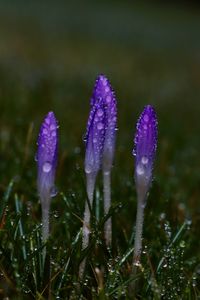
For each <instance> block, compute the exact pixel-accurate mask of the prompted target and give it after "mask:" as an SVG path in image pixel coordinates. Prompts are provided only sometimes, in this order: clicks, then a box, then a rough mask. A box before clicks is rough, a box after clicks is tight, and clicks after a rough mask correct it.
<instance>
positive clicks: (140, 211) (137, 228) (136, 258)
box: [133, 197, 145, 268]
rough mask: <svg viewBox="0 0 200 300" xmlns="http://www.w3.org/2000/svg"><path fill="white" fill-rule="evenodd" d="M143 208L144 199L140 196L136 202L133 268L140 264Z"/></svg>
mask: <svg viewBox="0 0 200 300" xmlns="http://www.w3.org/2000/svg"><path fill="white" fill-rule="evenodd" d="M144 208H145V199H144V198H141V197H140V198H139V199H138V202H137V216H136V226H135V243H134V254H133V268H134V266H138V265H139V264H140V255H141V249H142V230H143V222H144Z"/></svg>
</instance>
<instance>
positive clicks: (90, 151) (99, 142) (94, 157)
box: [85, 100, 105, 174]
mask: <svg viewBox="0 0 200 300" xmlns="http://www.w3.org/2000/svg"><path fill="white" fill-rule="evenodd" d="M104 139H105V109H104V105H103V102H102V101H101V100H100V101H99V102H97V103H95V104H94V106H93V107H92V109H91V112H90V115H89V119H88V125H87V132H86V138H85V140H86V154H85V172H86V173H95V174H96V173H97V172H98V171H99V169H100V166H101V160H102V152H103V145H104Z"/></svg>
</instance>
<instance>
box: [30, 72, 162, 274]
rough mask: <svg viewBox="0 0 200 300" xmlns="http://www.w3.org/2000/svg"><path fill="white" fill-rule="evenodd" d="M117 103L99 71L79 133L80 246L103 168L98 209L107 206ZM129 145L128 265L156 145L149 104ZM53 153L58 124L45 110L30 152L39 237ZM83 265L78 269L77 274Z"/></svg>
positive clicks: (51, 189) (50, 189) (51, 191)
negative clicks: (131, 217) (133, 203)
mask: <svg viewBox="0 0 200 300" xmlns="http://www.w3.org/2000/svg"><path fill="white" fill-rule="evenodd" d="M116 123H117V107H116V98H115V94H114V91H113V90H112V87H111V85H110V83H109V81H108V79H107V78H106V77H105V76H104V75H99V76H98V78H97V80H96V83H95V87H94V91H93V94H92V98H91V110H90V114H89V119H88V123H87V131H86V135H85V142H86V153H85V173H86V180H87V195H88V200H89V203H88V201H86V206H85V213H84V220H83V244H82V247H83V249H85V248H86V247H87V246H88V243H89V233H90V209H89V205H88V204H90V206H91V207H92V202H93V195H94V188H95V182H96V176H97V174H98V172H99V170H100V169H101V168H102V171H103V184H104V211H105V213H106V214H108V211H109V208H110V205H111V187H110V175H111V168H112V164H113V157H114V150H115V140H116ZM134 142H135V147H134V150H133V154H134V156H135V158H136V160H135V182H136V190H137V198H138V201H137V218H136V231H135V247H134V258H133V263H134V265H137V264H139V263H140V254H141V248H142V227H143V219H144V208H145V205H146V200H147V193H148V191H149V188H150V185H151V182H152V170H153V162H154V158H155V153H156V147H157V116H156V113H155V110H154V108H153V107H152V106H151V105H147V106H145V108H144V110H143V112H142V114H141V115H140V117H139V120H138V122H137V127H136V135H135V139H134ZM57 152H58V123H57V120H56V118H55V115H54V113H53V112H49V113H48V114H47V116H46V117H45V119H44V122H43V123H42V125H41V128H40V133H39V137H38V151H37V155H36V160H37V165H38V179H37V187H38V193H39V196H40V200H41V206H42V223H43V241H44V242H45V241H46V240H47V238H48V235H49V209H50V201H51V197H52V196H53V195H55V186H54V181H55V172H56V166H57V154H58V153H57ZM111 233H112V226H111V219H108V220H107V221H106V222H105V240H106V244H107V246H110V245H111V239H112V234H111ZM83 270H84V264H82V267H81V270H80V271H81V272H80V273H81V274H83Z"/></svg>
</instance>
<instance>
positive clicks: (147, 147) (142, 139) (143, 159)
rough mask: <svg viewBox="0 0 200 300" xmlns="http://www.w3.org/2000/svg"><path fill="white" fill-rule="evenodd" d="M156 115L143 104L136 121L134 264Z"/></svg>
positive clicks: (148, 182)
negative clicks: (143, 106)
mask: <svg viewBox="0 0 200 300" xmlns="http://www.w3.org/2000/svg"><path fill="white" fill-rule="evenodd" d="M157 136H158V132H157V116H156V113H155V110H154V108H153V107H152V106H151V105H147V106H145V108H144V110H143V112H142V114H141V115H140V117H139V120H138V122H137V129H136V135H135V140H134V141H135V148H134V151H133V153H134V155H135V157H136V161H135V183H136V190H137V218H136V230H135V247H134V258H133V263H134V265H138V264H139V263H140V255H141V249H142V228H143V219H144V208H145V205H146V200H147V193H148V190H149V188H150V185H151V182H152V171H153V163H154V158H155V153H156V148H157Z"/></svg>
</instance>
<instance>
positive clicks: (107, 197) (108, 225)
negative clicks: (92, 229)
mask: <svg viewBox="0 0 200 300" xmlns="http://www.w3.org/2000/svg"><path fill="white" fill-rule="evenodd" d="M110 184H111V173H110V172H103V192H104V214H105V215H107V214H108V212H109V209H110V205H111V188H110ZM104 233H105V241H106V245H107V247H110V246H111V244H112V220H111V218H109V219H108V220H107V221H106V222H105V225H104Z"/></svg>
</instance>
